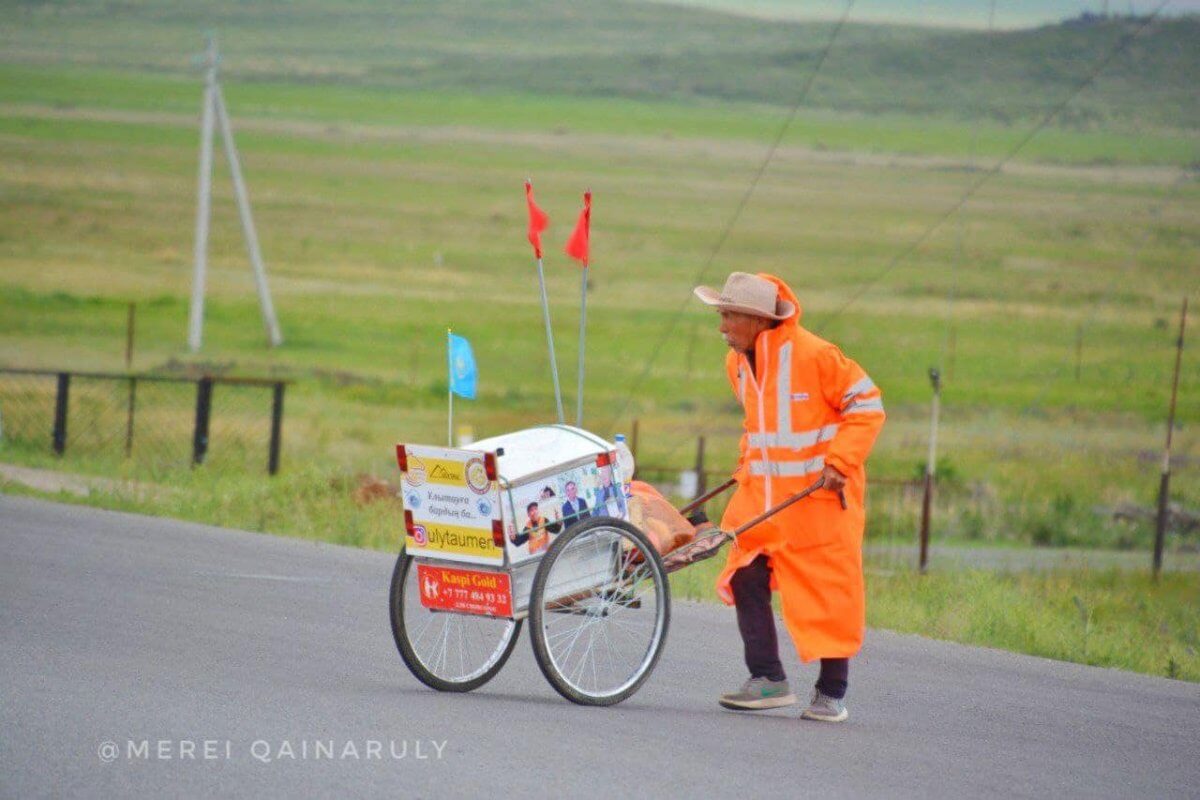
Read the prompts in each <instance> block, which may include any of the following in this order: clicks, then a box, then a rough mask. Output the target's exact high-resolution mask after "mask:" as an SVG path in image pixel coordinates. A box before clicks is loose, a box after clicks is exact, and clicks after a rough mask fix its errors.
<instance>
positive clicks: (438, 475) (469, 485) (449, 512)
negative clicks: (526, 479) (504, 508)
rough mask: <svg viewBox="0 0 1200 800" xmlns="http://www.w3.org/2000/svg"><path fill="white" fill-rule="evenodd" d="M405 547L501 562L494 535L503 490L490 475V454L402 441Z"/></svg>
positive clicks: (456, 557)
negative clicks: (409, 443) (500, 489)
mask: <svg viewBox="0 0 1200 800" xmlns="http://www.w3.org/2000/svg"><path fill="white" fill-rule="evenodd" d="M397 458H398V459H399V461H400V469H401V471H402V473H403V476H404V480H403V482H402V484H401V489H402V494H403V498H404V511H405V518H406V521H405V528H406V533H407V539H406V543H405V546H406V547H407V548H408V550H409V552H411V553H414V554H415V553H417V552H422V553H428V554H429V555H430V556H437V557H439V558H446V559H448V560H451V561H466V562H476V563H501V562H502V561H503V560H504V550H503V548H502V547H501V546H500V545H499V544H498V543H497V541H496V539H497V536H496V535H495V534H494V531H495V530H496V527H497V526H498V524H499V523H498V520H499V519H500V516H501V510H500V491H499V489H498V487H497V485H496V481H495V480H494V479H493V478H492V477H491V476H489V473H488V466H487V463H488V461H487V459H489V458H491V456H490V455H489V454H485V453H480V452H476V451H472V450H451V449H448V448H442V447H427V446H419V445H401V446H399V447H398V448H397Z"/></svg>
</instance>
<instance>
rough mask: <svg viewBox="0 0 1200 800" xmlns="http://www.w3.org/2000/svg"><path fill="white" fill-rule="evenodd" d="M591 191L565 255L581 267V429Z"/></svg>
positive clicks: (580, 421) (578, 410)
mask: <svg viewBox="0 0 1200 800" xmlns="http://www.w3.org/2000/svg"><path fill="white" fill-rule="evenodd" d="M591 227H592V190H591V189H588V190H587V191H586V192H584V193H583V210H582V211H580V212H579V221H578V222H576V223H575V232H574V233H572V234H571V238H570V239H568V240H567V247H566V253H567V255H569V256H570V257H571V258H573V259H575V260H576V261H578V262H579V264H580V266H582V267H583V273H582V276H581V277H580V279H579V385H578V386H577V387H576V388H575V425H576V427H579V428H582V427H583V374H584V373H583V363H584V358H583V357H584V352H585V351H586V349H587V347H586V345H587V290H588V264H589V263H590V262H591V253H590V251H591V243H590V241H589V238H590V236H591Z"/></svg>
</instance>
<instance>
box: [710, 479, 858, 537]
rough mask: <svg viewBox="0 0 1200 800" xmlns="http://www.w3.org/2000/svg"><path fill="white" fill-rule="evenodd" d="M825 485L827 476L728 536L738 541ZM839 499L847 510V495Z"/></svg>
mask: <svg viewBox="0 0 1200 800" xmlns="http://www.w3.org/2000/svg"><path fill="white" fill-rule="evenodd" d="M824 485H825V476H823V475H822V476H821V477H820V478H817V480H816V481H815V482H814V483H813V484H812V486H809V487H808V488H807V489H805V490H803V491H801V492H798V493H797V494H794V495H792V496H791V497H789V498H788V499H787V500H784V501H783V502H782V503H780V504H779V505H777V506H772V507H771V508H768V509H767V510H766V511H764V512H763V513H761V514H759V515H758V516H757V517H755V518H754V519H752V520H750V521H749V522H747V523H745V524H743V525H739V526H738V527H737V528H735V529H734V530H732V531H730V532H729V533H728V534H727V535H728V536H729V537H730V538H731V539H736V538H737V537H739V536H741V535H742V534H743V533H745V532H746V531H748V530H750V529H751V528H753V527H754V526H755V525H758V524H759V523H760V522H763V521H764V520H767V519H769V518H771V517H773V516H775V515H776V514H778V513H779V512H780V511H783V510H784V509H785V508H787V507H788V506H790V505H791V504H792V503H797V502H799V501H801V500H803V499H804V498H806V497H808V496H809V495H810V494H812V493H813V492H815V491H816V490H817V489H820V488H822V487H823V486H824ZM838 499H839V500H841V501H842V508H843V509H845V508H846V495H845V494H843V493H842V492H838Z"/></svg>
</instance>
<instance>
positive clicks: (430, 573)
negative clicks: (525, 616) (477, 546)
mask: <svg viewBox="0 0 1200 800" xmlns="http://www.w3.org/2000/svg"><path fill="white" fill-rule="evenodd" d="M417 584H418V587H419V588H420V592H421V605H423V606H425V608H431V609H438V610H440V611H455V612H458V613H460V614H481V615H484V616H489V617H511V616H512V584H511V582H510V581H509V577H508V574H507V573H504V572H485V571H482V570H475V569H458V568H456V567H438V566H429V565H427V564H420V563H418V564H417Z"/></svg>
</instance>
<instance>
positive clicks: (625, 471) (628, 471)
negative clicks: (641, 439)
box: [615, 433, 636, 499]
mask: <svg viewBox="0 0 1200 800" xmlns="http://www.w3.org/2000/svg"><path fill="white" fill-rule="evenodd" d="M615 439H616V445H617V446H616V451H617V466H618V467H620V468H621V492H622V493H624V495H625V497H626V499H628V498H629V496H630V491H629V484H630V482H631V481H632V480H633V470H634V468H635V466H636V465H635V464H634V461H633V451H631V450H630V449H629V445H627V444H625V434H623V433H618V434H617V435H616V437H615Z"/></svg>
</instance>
